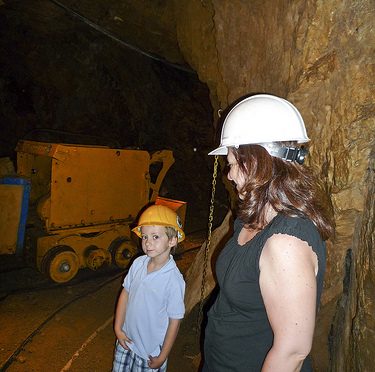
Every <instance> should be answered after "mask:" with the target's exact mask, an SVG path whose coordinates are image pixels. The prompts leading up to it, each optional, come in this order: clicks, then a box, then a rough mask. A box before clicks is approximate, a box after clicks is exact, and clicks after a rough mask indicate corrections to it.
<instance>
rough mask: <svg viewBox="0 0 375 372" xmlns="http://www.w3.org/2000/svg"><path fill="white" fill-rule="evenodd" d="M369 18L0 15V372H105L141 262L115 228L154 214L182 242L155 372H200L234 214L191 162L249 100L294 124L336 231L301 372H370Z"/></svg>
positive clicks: (219, 164)
mask: <svg viewBox="0 0 375 372" xmlns="http://www.w3.org/2000/svg"><path fill="white" fill-rule="evenodd" d="M374 14H375V11H374V4H373V2H372V1H371V0H363V1H349V0H345V1H343V2H341V3H340V4H337V3H335V2H333V1H327V2H325V3H324V4H323V3H321V2H319V1H316V0H303V1H300V2H290V1H286V0H280V1H276V2H272V1H266V2H259V1H249V2H244V1H242V0H236V1H227V2H224V1H223V2H218V1H213V0H211V1H203V0H202V1H198V0H193V1H191V0H183V1H177V0H175V1H173V0H170V1H150V0H145V1H132V0H126V1H121V2H119V1H114V0H110V1H102V0H95V1H93V0H91V1H89V0H83V1H72V0H60V1H56V0H29V1H19V0H3V1H0V30H1V32H0V50H1V53H0V98H1V100H0V106H1V110H0V125H1V127H0V133H1V136H0V144H1V146H0V253H1V254H0V301H1V303H0V309H1V321H0V329H1V332H0V370H2V371H3V370H4V371H61V372H62V371H109V370H111V366H112V359H113V351H114V345H115V340H116V339H115V334H114V331H113V319H114V312H115V307H116V300H117V298H118V295H119V293H120V290H121V286H122V281H123V279H124V276H125V275H126V273H127V270H128V268H129V264H130V263H131V262H132V260H133V259H134V258H135V257H137V256H139V255H140V254H141V253H142V251H141V248H140V246H139V242H138V241H137V239H135V237H134V236H133V235H132V234H131V232H130V227H132V226H133V225H134V224H135V221H136V218H137V217H138V216H139V213H140V212H141V210H142V209H143V208H145V207H146V205H149V204H153V203H165V204H166V205H168V206H172V208H175V211H176V213H178V214H180V215H181V217H182V220H183V223H184V230H185V233H186V240H185V241H184V242H183V243H181V244H180V245H179V246H178V247H177V250H176V252H175V256H174V258H175V261H176V264H177V266H178V267H179V269H180V271H181V272H182V274H183V275H184V277H185V279H187V281H188V282H189V283H188V286H187V291H186V295H187V300H186V301H187V302H186V309H187V312H186V314H185V317H184V319H183V321H182V323H181V327H180V332H179V335H178V337H177V339H176V342H175V345H174V347H173V349H172V352H171V354H170V357H169V362H168V371H170V372H175V371H179V372H188V371H199V370H200V369H201V366H202V351H203V350H202V344H201V342H202V338H200V337H202V333H201V332H202V329H201V328H203V326H204V323H205V311H206V310H207V309H208V308H209V306H210V303H211V302H210V301H211V300H212V298H213V296H214V295H215V290H213V287H214V286H215V273H214V272H212V270H211V266H210V265H213V263H211V264H210V263H209V262H208V258H207V249H208V248H209V249H212V250H215V248H217V251H219V249H221V248H222V245H221V242H220V241H219V237H220V238H225V239H227V238H228V233H229V230H230V228H231V227H230V226H231V222H229V221H230V217H231V216H230V214H231V213H233V212H234V210H235V201H234V198H233V191H234V190H233V187H232V185H231V184H230V183H229V182H228V180H227V177H226V173H227V172H228V169H227V168H226V167H225V160H224V161H223V159H221V160H220V159H219V160H218V159H216V161H215V157H213V156H209V155H208V153H209V152H210V151H211V150H213V149H214V148H215V147H217V146H218V144H219V141H220V131H221V126H222V124H223V118H224V117H225V115H226V114H227V113H228V108H229V107H230V105H231V104H232V103H233V102H235V101H236V100H238V99H240V97H243V96H245V95H248V94H262V93H268V94H273V95H275V96H278V97H283V98H285V99H288V100H289V101H290V102H292V103H293V104H294V105H295V106H296V107H297V108H298V110H299V111H300V112H301V114H302V116H303V118H304V121H305V125H306V129H307V132H308V133H309V137H310V139H311V141H310V146H309V147H310V148H309V157H308V160H307V163H308V164H309V165H311V166H312V168H314V169H315V170H316V172H317V174H318V177H319V178H320V180H321V182H322V183H323V185H324V191H325V194H326V196H327V197H328V200H329V202H328V203H329V204H330V207H331V209H332V211H333V215H334V220H335V225H336V230H335V235H334V237H332V238H331V239H329V240H328V241H327V268H326V274H325V278H324V287H323V293H322V296H321V300H320V306H319V312H318V315H317V321H316V326H315V332H314V340H313V346H312V350H311V358H312V365H313V370H314V371H339V372H342V371H358V372H362V371H370V370H372V364H373V362H372V359H373V356H374V348H375V338H374V314H375V307H374V303H375V295H374V293H375V291H374V287H375V278H374V274H373V273H374V255H375V247H374V240H375V239H374V209H375V207H374V131H375V120H374V107H375V103H374V98H373V97H374V94H373V86H374V85H373V81H374V74H373V61H372V60H373V49H371V47H370V46H371V45H374V41H375V38H374V32H373V31H374V23H373V18H374ZM159 175H160V177H159ZM168 203H169V204H168ZM231 211H232V212H231ZM215 231H216V236H215V235H214V237H213V238H212V236H211V233H212V232H215ZM211 238H212V239H211ZM72 247H73V248H72ZM207 247H208V248H207ZM77 251H79V252H80V253H77ZM211 254H212V253H211ZM210 257H211V256H210ZM212 257H214V258H215V252H214V254H213V256H212ZM200 270H201V271H200ZM200 272H202V273H204V274H197V273H200ZM200 275H201V276H200ZM202 276H203V280H202V281H201V277H202ZM205 281H206V282H205ZM211 291H212V293H209V292H211ZM228 372H230V371H228Z"/></svg>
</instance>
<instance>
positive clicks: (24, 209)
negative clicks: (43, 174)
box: [0, 177, 31, 254]
mask: <svg viewBox="0 0 375 372" xmlns="http://www.w3.org/2000/svg"><path fill="white" fill-rule="evenodd" d="M0 184H4V185H20V186H22V187H23V192H22V206H21V216H20V223H19V226H18V236H17V247H16V254H21V253H22V252H23V244H24V240H25V230H26V221H27V213H28V210H29V198H30V188H31V186H30V181H29V180H28V179H26V178H21V177H3V178H0Z"/></svg>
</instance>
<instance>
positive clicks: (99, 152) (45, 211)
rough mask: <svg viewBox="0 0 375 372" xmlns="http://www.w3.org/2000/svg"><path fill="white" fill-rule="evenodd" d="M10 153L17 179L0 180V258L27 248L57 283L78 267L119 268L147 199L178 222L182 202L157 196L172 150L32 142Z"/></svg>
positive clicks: (130, 252) (133, 250)
mask: <svg viewBox="0 0 375 372" xmlns="http://www.w3.org/2000/svg"><path fill="white" fill-rule="evenodd" d="M16 151H17V176H16V177H3V178H1V179H0V254H17V253H19V254H21V253H22V251H23V249H24V247H25V246H26V247H28V249H29V250H30V249H31V250H33V251H34V252H35V264H36V267H37V268H38V269H39V270H40V271H41V272H42V273H45V274H47V275H48V276H49V277H50V278H51V279H52V280H53V281H55V282H57V283H63V282H67V281H69V280H71V279H72V278H73V277H74V276H75V275H76V274H77V272H78V270H79V269H81V268H90V269H92V270H96V269H98V268H99V267H101V266H102V265H104V264H115V265H117V266H118V267H121V268H126V267H127V266H128V264H129V262H130V260H131V259H132V258H133V257H134V256H135V255H136V254H137V250H138V248H137V243H136V242H135V241H134V240H133V237H132V235H131V224H132V223H134V221H135V219H136V217H137V215H138V213H139V212H140V210H141V209H142V208H143V207H145V206H146V205H148V204H150V203H152V202H155V203H156V204H165V205H167V206H169V207H171V208H172V209H174V210H175V211H176V212H177V213H178V214H179V215H180V217H181V220H182V221H183V222H184V220H185V213H186V203H185V202H182V201H179V200H173V199H166V198H161V197H159V196H158V193H159V188H160V186H161V183H162V181H163V179H164V177H165V175H166V173H167V171H168V170H169V168H170V167H171V165H172V164H173V163H174V158H173V153H172V151H169V150H162V151H158V152H155V153H153V154H150V153H149V152H147V151H144V150H130V149H113V148H109V147H105V146H85V145H70V144H60V143H45V142H35V141H20V142H19V143H18V145H17V148H16Z"/></svg>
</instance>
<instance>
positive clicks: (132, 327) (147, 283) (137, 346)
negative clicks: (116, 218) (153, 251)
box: [123, 255, 185, 359]
mask: <svg viewBox="0 0 375 372" xmlns="http://www.w3.org/2000/svg"><path fill="white" fill-rule="evenodd" d="M149 260H150V258H149V257H147V256H146V255H144V256H141V257H138V258H137V259H135V260H134V262H133V264H132V265H131V267H130V269H129V272H128V274H127V275H126V277H125V279H124V283H123V287H124V288H125V289H126V291H127V292H128V294H129V298H128V304H127V307H126V316H125V322H124V326H123V330H124V332H125V334H126V335H127V336H128V337H129V338H130V339H131V340H132V341H133V342H132V343H128V344H127V345H128V346H129V348H130V349H131V350H132V351H133V352H134V353H135V354H137V355H139V356H140V357H141V358H143V359H149V358H148V357H149V355H151V356H158V355H159V354H160V350H161V347H162V345H163V341H164V337H165V334H166V332H167V328H168V323H169V318H171V319H182V318H183V317H184V313H185V305H184V294H185V281H184V279H183V276H182V274H181V273H180V270H179V269H178V267H177V266H176V263H175V261H174V259H173V257H172V256H170V258H169V261H168V262H167V263H166V264H165V265H164V266H163V267H162V268H161V269H159V270H157V271H154V272H151V273H149V274H148V273H147V264H148V262H149Z"/></svg>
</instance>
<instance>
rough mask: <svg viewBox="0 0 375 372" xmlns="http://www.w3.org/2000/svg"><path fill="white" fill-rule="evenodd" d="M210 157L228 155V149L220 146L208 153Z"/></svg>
mask: <svg viewBox="0 0 375 372" xmlns="http://www.w3.org/2000/svg"><path fill="white" fill-rule="evenodd" d="M208 155H228V147H227V146H220V147H218V148H216V149H215V150H212V151H211V152H209V153H208Z"/></svg>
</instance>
